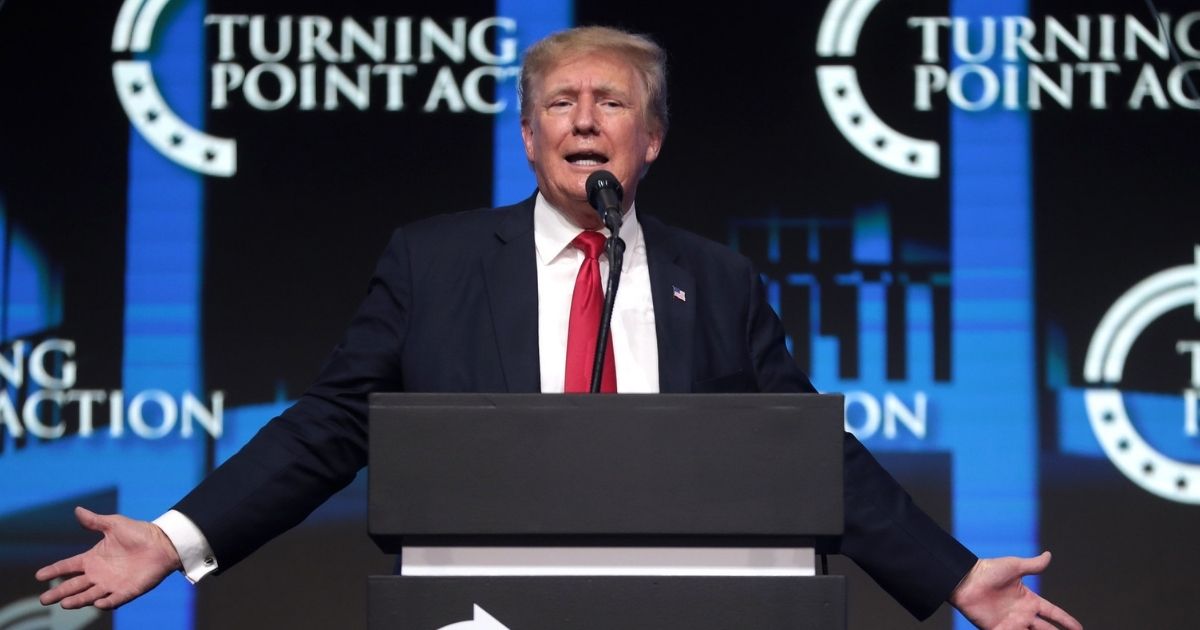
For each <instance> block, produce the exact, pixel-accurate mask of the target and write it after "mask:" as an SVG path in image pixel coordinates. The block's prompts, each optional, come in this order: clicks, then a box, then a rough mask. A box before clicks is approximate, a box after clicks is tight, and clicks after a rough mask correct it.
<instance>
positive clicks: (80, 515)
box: [75, 505, 109, 532]
mask: <svg viewBox="0 0 1200 630" xmlns="http://www.w3.org/2000/svg"><path fill="white" fill-rule="evenodd" d="M75 518H76V519H78V520H79V524H80V525H83V527H84V528H85V529H90V530H92V531H94V532H103V531H107V530H108V521H109V518H108V517H107V516H101V515H99V514H96V513H95V512H93V511H91V510H89V509H87V508H85V507H83V506H79V505H77V506H75Z"/></svg>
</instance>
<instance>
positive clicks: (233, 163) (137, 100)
mask: <svg viewBox="0 0 1200 630" xmlns="http://www.w3.org/2000/svg"><path fill="white" fill-rule="evenodd" d="M169 1H170V0H125V3H124V4H123V5H121V11H120V12H119V13H118V14H117V23H116V25H115V26H114V27H113V40H112V49H113V52H116V53H144V52H146V51H147V50H149V49H150V39H151V36H152V35H153V33H154V25H155V24H156V23H157V22H158V18H159V16H160V15H161V14H162V11H163V8H164V7H166V5H167V3H168V2H169ZM113 84H114V85H115V86H116V88H117V98H119V99H120V101H121V107H122V108H124V109H125V114H126V115H127V116H129V122H130V123H132V124H133V127H134V128H135V129H137V130H138V133H140V134H141V135H142V137H143V138H145V139H146V141H147V142H149V143H150V145H151V146H153V147H154V148H155V149H157V150H158V152H159V153H162V154H163V155H165V156H167V157H168V158H170V159H172V160H174V161H175V162H177V163H179V164H181V165H183V166H185V167H187V168H189V169H191V170H193V171H196V172H198V173H204V174H205V175H213V176H217V177H230V176H232V175H233V174H234V173H236V172H237V141H235V140H233V139H232V138H218V137H215V136H210V135H208V134H206V133H204V132H203V131H200V130H198V129H196V128H195V127H192V126H191V125H189V124H187V123H186V122H184V121H183V119H181V118H180V117H179V116H178V115H176V114H175V112H173V111H171V108H170V107H168V106H167V102H166V101H165V100H164V99H163V96H162V93H161V92H159V90H158V85H157V84H155V82H154V72H153V71H152V70H151V68H150V62H149V61H144V60H138V59H132V60H119V61H115V62H113Z"/></svg>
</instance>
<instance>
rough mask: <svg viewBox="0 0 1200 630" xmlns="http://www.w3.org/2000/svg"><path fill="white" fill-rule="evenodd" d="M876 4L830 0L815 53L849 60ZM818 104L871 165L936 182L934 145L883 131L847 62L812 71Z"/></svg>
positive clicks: (872, 1) (937, 154)
mask: <svg viewBox="0 0 1200 630" xmlns="http://www.w3.org/2000/svg"><path fill="white" fill-rule="evenodd" d="M878 3H879V0H833V1H832V2H830V3H829V8H827V9H826V10H825V16H824V17H823V18H822V19H821V28H820V30H819V31H818V33H817V54H818V55H820V56H821V57H824V58H838V57H843V58H847V60H848V58H850V57H853V56H854V54H855V52H856V51H857V50H858V36H859V34H860V33H861V32H862V26H863V22H865V21H866V19H867V16H869V15H870V14H871V10H872V9H874V8H875V5H876V4H878ZM817 87H818V89H819V90H820V92H821V102H823V103H824V104H825V110H826V111H828V112H829V117H830V118H831V119H833V124H834V125H835V126H837V129H838V131H840V132H841V133H842V135H843V136H845V137H846V140H848V141H849V142H850V144H851V145H852V146H853V147H854V148H855V149H858V151H859V152H860V153H862V154H863V155H865V156H867V157H868V158H871V160H873V161H874V162H875V163H876V164H879V165H880V166H883V167H885V168H888V169H891V170H893V171H895V172H897V173H901V174H903V175H908V176H910V177H920V178H925V179H936V178H937V177H938V175H939V174H940V173H941V148H940V147H939V145H938V143H937V142H934V141H932V140H922V139H919V138H913V137H910V136H906V135H904V134H902V133H900V132H899V131H896V130H895V129H892V128H891V127H889V126H888V124H887V123H885V122H883V120H882V119H881V118H879V116H878V115H877V114H876V113H875V112H874V110H872V109H871V106H870V105H868V104H867V99H866V98H865V97H864V96H863V92H862V87H860V86H859V84H858V71H857V70H855V69H854V66H851V65H849V64H847V63H842V64H826V65H821V66H818V67H817Z"/></svg>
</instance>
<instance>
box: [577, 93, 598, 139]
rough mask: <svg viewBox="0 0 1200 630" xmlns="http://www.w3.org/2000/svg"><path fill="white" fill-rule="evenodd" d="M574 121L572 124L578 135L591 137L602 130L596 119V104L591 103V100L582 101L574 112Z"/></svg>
mask: <svg viewBox="0 0 1200 630" xmlns="http://www.w3.org/2000/svg"><path fill="white" fill-rule="evenodd" d="M573 114H574V119H573V120H572V121H571V124H572V125H573V126H574V131H575V133H576V134H578V135H590V134H594V133H596V132H598V131H599V130H600V127H599V124H598V121H597V118H596V104H595V103H594V102H590V100H589V99H584V100H582V101H580V103H579V106H578V107H576V108H575V111H574V112H573Z"/></svg>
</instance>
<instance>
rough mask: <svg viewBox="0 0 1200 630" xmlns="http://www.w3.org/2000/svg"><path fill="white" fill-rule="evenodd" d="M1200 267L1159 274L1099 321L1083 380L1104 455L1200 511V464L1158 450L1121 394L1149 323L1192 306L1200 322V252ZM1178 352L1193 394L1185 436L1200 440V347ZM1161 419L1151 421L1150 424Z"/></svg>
mask: <svg viewBox="0 0 1200 630" xmlns="http://www.w3.org/2000/svg"><path fill="white" fill-rule="evenodd" d="M1194 255H1195V262H1194V263H1193V264H1191V265H1181V266H1179V267H1173V268H1171V269H1166V270H1164V271H1160V272H1158V273H1156V274H1154V275H1152V276H1150V277H1148V278H1146V279H1145V280H1143V281H1141V282H1139V283H1138V284H1136V285H1134V286H1133V287H1132V288H1131V289H1129V290H1128V291H1126V292H1125V294H1124V295H1122V296H1121V297H1120V298H1119V299H1118V300H1117V301H1116V302H1115V303H1114V304H1113V306H1112V308H1110V309H1109V311H1108V313H1106V314H1105V315H1104V318H1103V319H1102V320H1101V321H1100V326H1099V327H1098V328H1097V329H1096V332H1095V334H1094V335H1093V337H1092V341H1091V343H1090V345H1089V346H1088V352H1087V358H1086V359H1085V363H1084V378H1085V380H1086V381H1087V382H1088V383H1089V384H1090V385H1091V387H1089V388H1088V390H1087V391H1086V393H1085V396H1084V400H1085V403H1086V405H1087V412H1088V419H1089V421H1090V422H1091V426H1092V431H1093V432H1094V433H1095V434H1096V439H1097V440H1099V442H1100V445H1101V446H1102V447H1103V449H1104V452H1105V454H1107V455H1108V458H1109V459H1110V460H1112V462H1113V464H1115V465H1116V466H1117V469H1118V470H1120V471H1121V472H1122V473H1124V475H1125V476H1126V477H1128V478H1129V479H1131V480H1132V481H1133V482H1134V483H1136V484H1138V485H1139V486H1141V487H1142V488H1144V489H1146V490H1148V491H1150V492H1152V493H1154V494H1156V495H1158V496H1160V497H1163V498H1165V499H1170V500H1172V501H1178V502H1180V503H1192V504H1200V465H1198V464H1194V463H1190V462H1185V461H1181V460H1178V459H1173V458H1171V457H1169V456H1168V455H1166V454H1164V453H1163V452H1161V451H1160V450H1159V449H1156V448H1155V446H1154V445H1152V444H1151V443H1150V442H1149V441H1148V440H1147V439H1146V438H1145V437H1143V436H1142V435H1141V434H1140V433H1139V432H1138V429H1137V427H1136V426H1135V425H1134V422H1133V420H1132V417H1131V414H1130V413H1129V409H1128V408H1127V406H1126V404H1125V403H1126V401H1125V399H1124V397H1123V395H1122V392H1121V390H1119V389H1117V386H1118V385H1119V384H1120V382H1121V379H1122V376H1123V375H1124V371H1125V365H1126V359H1127V358H1128V356H1129V352H1130V350H1131V349H1132V347H1133V344H1134V342H1135V341H1137V339H1138V337H1139V336H1140V335H1141V334H1142V333H1143V332H1144V331H1145V330H1146V328H1147V327H1148V326H1150V324H1152V323H1154V322H1155V320H1157V319H1159V318H1160V317H1162V316H1163V315H1165V314H1166V313H1168V312H1170V311H1173V310H1175V309H1178V308H1186V307H1191V309H1192V312H1193V314H1194V316H1195V318H1196V320H1197V321H1200V246H1197V247H1196V248H1195V251H1194ZM1175 350H1176V351H1177V352H1179V353H1180V354H1185V355H1190V358H1191V362H1190V363H1191V378H1190V387H1188V388H1186V389H1185V390H1184V391H1183V406H1184V421H1183V429H1184V431H1183V432H1184V435H1185V436H1190V437H1196V436H1197V434H1198V433H1200V431H1198V430H1197V420H1196V404H1197V390H1200V341H1192V340H1179V341H1178V342H1177V343H1176V347H1175ZM1143 420H1145V421H1148V420H1154V419H1152V418H1146V419H1143Z"/></svg>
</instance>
